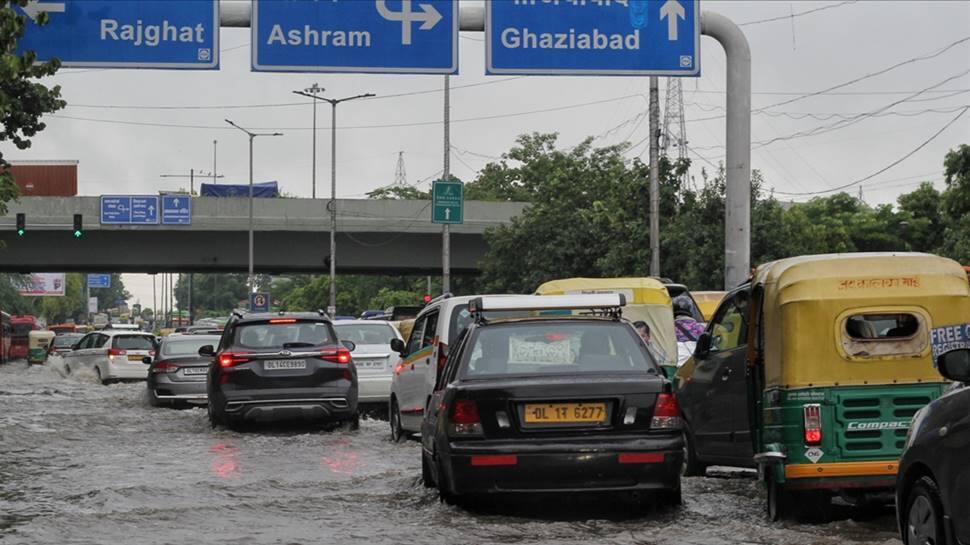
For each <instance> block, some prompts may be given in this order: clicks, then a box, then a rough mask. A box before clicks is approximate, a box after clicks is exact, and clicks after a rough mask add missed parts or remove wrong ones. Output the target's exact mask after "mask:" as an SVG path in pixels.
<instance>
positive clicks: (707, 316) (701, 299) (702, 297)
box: [690, 291, 727, 322]
mask: <svg viewBox="0 0 970 545" xmlns="http://www.w3.org/2000/svg"><path fill="white" fill-rule="evenodd" d="M690 294H691V295H692V296H694V301H697V306H698V308H700V310H701V314H703V315H704V321H705V322H710V321H711V317H713V316H714V311H715V310H717V305H718V304H720V303H721V300H722V299H724V296H725V295H727V292H726V291H692V292H691V293H690Z"/></svg>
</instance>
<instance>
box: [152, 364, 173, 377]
mask: <svg viewBox="0 0 970 545" xmlns="http://www.w3.org/2000/svg"><path fill="white" fill-rule="evenodd" d="M178 370H179V366H178V365H175V364H174V363H169V362H167V361H163V362H161V363H156V364H155V365H153V366H152V373H154V374H156V375H160V374H162V373H177V372H178Z"/></svg>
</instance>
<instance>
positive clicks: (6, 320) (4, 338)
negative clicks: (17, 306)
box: [0, 310, 13, 363]
mask: <svg viewBox="0 0 970 545" xmlns="http://www.w3.org/2000/svg"><path fill="white" fill-rule="evenodd" d="M12 332H13V329H12V328H11V326H10V315H9V314H7V313H6V312H4V311H2V310H0V363H6V362H7V360H8V359H10V334H11V333H12Z"/></svg>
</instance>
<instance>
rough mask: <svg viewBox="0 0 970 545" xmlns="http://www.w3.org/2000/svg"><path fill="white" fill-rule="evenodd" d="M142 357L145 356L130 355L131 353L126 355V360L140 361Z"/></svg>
mask: <svg viewBox="0 0 970 545" xmlns="http://www.w3.org/2000/svg"><path fill="white" fill-rule="evenodd" d="M143 359H145V356H131V355H130V356H128V361H137V362H140V361H141V360H143Z"/></svg>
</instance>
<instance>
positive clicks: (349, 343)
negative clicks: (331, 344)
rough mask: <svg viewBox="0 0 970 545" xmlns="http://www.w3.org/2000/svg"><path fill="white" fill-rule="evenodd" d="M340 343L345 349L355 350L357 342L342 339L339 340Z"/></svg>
mask: <svg viewBox="0 0 970 545" xmlns="http://www.w3.org/2000/svg"><path fill="white" fill-rule="evenodd" d="M340 344H342V345H344V346H345V347H346V348H347V350H350V351H351V352H353V351H354V350H357V343H355V342H354V341H351V340H343V341H340Z"/></svg>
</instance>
